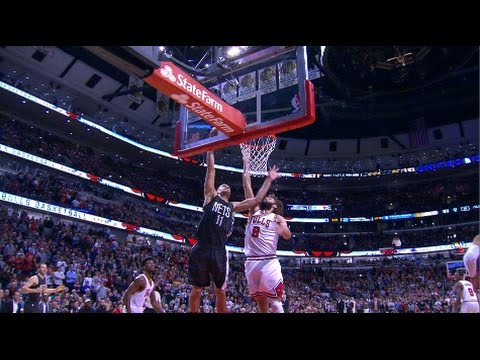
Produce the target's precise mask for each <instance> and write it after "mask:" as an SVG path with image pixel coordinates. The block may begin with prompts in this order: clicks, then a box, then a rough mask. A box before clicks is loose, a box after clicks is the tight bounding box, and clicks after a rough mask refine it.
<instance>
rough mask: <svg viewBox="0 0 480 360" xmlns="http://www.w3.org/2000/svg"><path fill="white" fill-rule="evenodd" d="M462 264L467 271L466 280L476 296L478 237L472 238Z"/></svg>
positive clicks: (479, 286) (479, 257)
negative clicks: (470, 284)
mask: <svg viewBox="0 0 480 360" xmlns="http://www.w3.org/2000/svg"><path fill="white" fill-rule="evenodd" d="M463 264H464V265H465V268H466V269H467V278H468V280H469V281H470V282H471V283H472V285H473V288H474V289H475V292H476V293H477V294H478V293H479V290H480V271H479V267H480V235H476V236H475V237H474V238H473V243H472V246H470V247H469V248H468V250H467V252H466V253H465V255H463Z"/></svg>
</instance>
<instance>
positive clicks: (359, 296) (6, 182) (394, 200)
mask: <svg viewBox="0 0 480 360" xmlns="http://www.w3.org/2000/svg"><path fill="white" fill-rule="evenodd" d="M0 142H2V143H4V144H6V145H9V146H12V147H15V148H18V149H21V150H24V151H27V152H29V153H32V154H36V155H39V156H41V157H44V158H47V159H50V160H53V161H56V162H59V163H61V164H65V165H68V166H71V167H73V168H76V169H79V170H82V171H85V172H87V173H93V174H95V175H98V176H101V177H104V178H107V179H110V180H113V181H116V182H119V183H121V184H124V185H127V186H132V187H135V188H139V189H142V190H144V191H147V192H152V193H154V194H158V195H160V196H166V197H167V198H169V199H170V198H171V199H174V200H176V201H180V202H185V203H188V204H192V205H196V206H201V204H202V200H203V191H202V189H203V178H204V172H205V169H204V168H198V174H199V176H198V178H189V177H187V176H183V175H181V174H180V175H179V176H177V177H175V176H172V175H170V174H169V173H168V171H165V170H166V169H155V170H152V169H148V168H147V167H146V168H141V169H139V168H136V169H135V171H132V169H131V167H130V166H126V165H128V163H127V162H126V161H127V160H125V159H121V158H114V157H110V156H108V155H107V154H99V153H96V152H95V151H93V150H92V149H90V148H88V147H86V146H83V145H80V144H73V143H72V142H68V141H65V140H63V139H60V138H58V137H56V136H54V135H49V134H48V133H44V132H42V131H39V130H38V129H33V128H30V127H29V126H27V125H25V124H22V123H19V122H18V121H17V122H12V121H11V120H6V119H4V118H1V117H0ZM185 166H189V165H185ZM472 166H473V165H472ZM0 168H1V169H0V191H5V192H9V193H12V194H16V195H20V196H24V197H28V198H31V199H35V200H40V201H45V202H47V203H51V204H57V205H60V206H65V207H69V208H74V209H78V210H79V211H84V212H87V213H92V214H96V215H99V216H103V217H107V218H111V219H114V220H120V221H124V222H128V223H130V224H134V225H139V226H143V227H147V228H151V229H156V230H160V231H164V232H168V233H171V234H181V235H182V236H184V237H185V238H189V237H194V235H195V230H196V225H197V224H198V222H199V220H200V216H201V213H199V212H195V211H190V210H182V209H178V208H172V207H169V206H167V205H165V204H157V203H149V202H147V201H146V200H144V199H139V198H135V197H133V196H131V195H127V194H125V193H123V192H121V191H120V190H116V189H112V188H108V187H105V186H102V185H100V184H95V183H92V182H88V181H86V180H82V179H79V178H74V177H71V176H68V175H65V174H61V173H59V172H57V171H55V170H53V169H48V168H46V167H41V166H37V165H34V164H33V163H30V162H28V161H27V160H18V159H16V158H13V157H11V156H9V155H2V156H0ZM228 176H236V177H237V178H238V179H237V180H240V177H239V175H238V174H230V175H229V174H228V173H225V174H222V176H219V180H223V178H224V177H226V178H228ZM219 183H220V182H219ZM478 185H479V184H478V173H472V172H471V171H467V172H465V173H464V174H460V175H459V176H455V177H447V178H444V179H441V180H433V181H428V182H422V183H417V184H409V185H402V186H399V187H389V186H385V187H384V188H382V190H381V191H379V190H378V189H376V190H370V191H364V190H362V191H361V192H360V191H356V192H355V191H341V192H340V191H330V192H328V191H322V192H318V191H305V190H302V189H297V190H296V189H292V190H289V191H286V190H277V191H276V193H277V195H278V196H279V197H280V198H281V199H282V200H283V201H284V203H285V204H288V203H292V204H336V208H335V209H334V210H333V211H332V212H330V213H319V212H315V213H310V214H306V213H304V212H302V213H300V212H288V211H287V212H286V215H287V217H288V216H295V217H309V216H310V217H311V216H313V217H332V216H338V217H342V216H350V217H354V216H378V215H386V214H401V213H405V212H418V211H427V210H440V209H442V208H445V207H446V208H450V207H453V206H462V205H472V204H475V203H478ZM232 188H233V192H234V193H236V194H239V196H240V194H243V191H242V189H241V188H240V187H239V185H238V183H237V184H234V183H232ZM192 189H195V191H192ZM475 217H476V219H475ZM451 219H453V221H452V220H451ZM449 221H450V222H449ZM462 222H464V223H463V224H460V223H462ZM450 224H457V225H451V226H450ZM414 225H415V226H417V225H418V228H413V227H414ZM439 225H441V226H439ZM0 226H1V228H2V231H1V233H0V287H1V290H0V303H1V302H2V301H5V300H9V299H12V298H14V297H15V298H16V299H20V300H21V299H22V296H21V295H20V294H19V292H18V291H19V289H20V287H21V286H22V284H23V283H24V282H25V281H26V279H27V278H28V277H29V276H30V275H32V274H34V273H35V269H36V265H37V264H38V263H40V262H46V263H48V264H49V270H48V271H49V272H48V277H47V278H48V284H49V285H50V286H52V287H53V286H57V285H61V284H64V285H66V286H67V288H68V290H66V291H64V292H62V293H60V294H56V295H52V296H50V297H46V298H45V299H44V301H45V306H46V307H45V309H47V310H46V311H47V312H61V313H67V312H68V313H76V312H120V311H121V302H120V298H121V296H122V293H123V292H124V291H125V289H126V287H127V286H128V284H129V283H130V282H131V281H132V279H133V278H134V276H135V275H136V274H137V273H138V271H140V264H141V261H142V259H144V258H145V257H147V256H154V257H155V258H156V259H157V260H158V268H157V272H156V273H157V278H156V279H155V280H156V283H157V287H158V289H159V291H160V293H161V294H162V302H163V304H164V306H165V307H166V310H167V312H186V310H187V307H188V303H187V301H188V294H189V285H188V284H187V280H186V279H187V276H186V274H187V266H188V254H189V247H187V246H180V245H177V244H169V243H166V242H162V241H160V240H158V241H156V240H148V241H147V240H145V239H141V238H139V237H135V236H133V237H132V236H129V237H128V239H127V238H126V236H125V237H117V236H114V235H112V233H111V232H110V231H108V230H107V229H99V228H96V227H95V226H93V225H86V224H84V223H72V222H70V221H66V220H60V219H56V218H55V219H52V218H49V217H48V216H47V217H45V218H43V219H40V218H33V217H32V216H31V215H29V214H28V213H27V212H26V211H25V210H18V209H17V208H14V207H12V206H9V205H8V204H6V203H0ZM289 226H290V228H291V230H292V232H293V233H294V237H293V239H292V240H291V241H289V242H286V241H282V240H281V241H280V242H279V249H281V250H300V251H315V250H335V251H351V250H370V249H378V248H382V247H389V246H391V243H392V237H393V235H392V233H391V231H390V230H392V229H398V230H399V234H400V235H399V236H400V237H401V240H402V243H403V246H404V247H420V246H430V245H439V244H448V243H452V242H456V241H471V239H472V238H473V236H474V235H476V234H478V209H477V210H476V212H474V211H472V212H469V213H465V214H460V213H459V214H453V215H452V217H450V215H448V216H446V215H438V216H435V217H429V218H427V219H425V223H423V219H413V220H402V221H396V222H378V223H377V222H372V223H368V224H367V223H351V224H345V225H342V226H344V227H343V228H341V227H340V224H331V223H325V224H323V223H322V224H311V223H299V222H289ZM244 227H245V220H244V219H239V220H238V221H236V222H235V227H234V233H233V235H232V237H231V238H230V239H229V241H230V242H229V244H230V245H235V246H243V235H244ZM406 229H408V230H406ZM347 231H348V232H347ZM453 235H455V236H453ZM230 264H231V270H232V271H231V273H230V278H229V282H230V286H229V288H228V291H227V297H228V302H227V306H228V308H229V310H230V311H231V312H255V311H256V307H255V305H254V303H253V302H252V300H251V299H250V298H249V296H248V291H247V287H246V281H245V276H244V273H243V257H242V256H241V255H234V256H233V257H232V259H231V262H230ZM444 268H445V267H444V264H443V263H442V262H441V261H437V260H435V261H430V262H423V261H411V260H398V259H389V258H385V259H383V260H381V261H378V262H376V263H374V264H368V265H367V266H365V267H363V268H362V269H344V268H341V269H339V268H335V267H334V266H327V267H325V266H308V265H305V266H301V267H298V266H294V267H293V268H290V267H286V268H285V271H284V277H285V285H286V289H287V290H286V292H287V297H286V300H285V301H286V303H285V307H286V309H287V311H289V312H451V311H452V306H451V304H453V301H452V297H453V292H452V291H451V287H452V286H453V283H452V282H451V280H449V279H446V277H445V271H444ZM214 303H215V301H214V298H213V291H204V292H203V293H202V307H201V309H202V312H213V311H214V310H213V306H214ZM1 310H2V307H1V306H0V311H1Z"/></svg>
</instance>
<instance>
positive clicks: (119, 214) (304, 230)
mask: <svg viewBox="0 0 480 360" xmlns="http://www.w3.org/2000/svg"><path fill="white" fill-rule="evenodd" d="M19 165H20V166H19ZM23 165H24V166H23ZM0 166H2V167H3V168H4V169H5V168H6V169H7V170H10V171H4V172H1V171H0V191H5V192H9V193H13V194H16V195H20V196H24V197H28V198H31V199H35V200H40V201H45V202H48V203H51V204H55V205H59V206H63V207H67V208H73V209H77V210H80V211H84V212H87V213H91V214H95V215H98V216H102V217H106V218H109V219H115V220H119V221H123V222H128V223H131V224H134V225H138V226H143V227H147V228H151V229H156V230H160V231H163V232H167V233H171V234H180V235H182V236H183V237H185V238H190V237H195V231H196V225H197V224H198V222H199V220H200V216H201V213H199V212H195V211H190V210H183V209H177V208H172V207H169V206H165V205H162V206H156V205H153V204H152V203H148V202H146V201H144V200H143V199H136V198H135V197H132V196H130V195H127V194H125V193H123V192H121V191H117V190H113V189H111V188H108V187H104V186H101V185H98V184H94V183H91V182H89V181H85V180H83V179H77V178H73V177H68V176H66V175H63V174H61V173H58V172H56V171H55V170H52V169H49V168H41V169H40V168H37V167H35V166H32V165H31V164H30V163H28V162H27V161H22V162H18V161H15V162H13V163H12V162H10V161H7V159H4V158H3V157H2V156H0ZM93 194H94V195H93ZM374 225H375V224H372V225H371V226H370V229H369V231H368V232H367V233H358V231H359V229H360V228H361V224H358V225H356V226H355V228H354V231H355V230H356V231H357V232H353V233H349V235H348V239H344V237H345V234H344V233H337V234H335V233H331V232H329V231H328V229H327V228H328V227H329V224H311V223H297V222H291V223H290V228H291V230H292V231H293V232H294V234H296V236H295V237H294V241H291V242H288V243H281V245H280V249H282V250H332V249H336V250H340V249H342V250H344V249H349V250H351V249H355V250H368V249H377V248H379V247H385V246H388V245H389V244H390V243H391V238H392V236H391V234H388V233H383V232H382V231H378V230H377V229H376V228H375V227H374ZM244 227H245V219H239V220H238V221H236V225H235V227H234V233H233V236H232V237H231V239H230V240H229V244H230V245H236V246H243V234H244ZM345 230H346V229H344V231H345ZM334 232H337V231H334ZM450 232H451V230H449V229H448V228H447V227H441V228H436V229H428V228H427V229H425V230H424V234H422V236H418V233H417V232H415V233H413V232H406V231H405V232H402V238H404V243H405V244H406V245H405V246H417V247H418V246H429V245H436V244H437V245H438V244H446V243H450V242H452V241H453V239H449V238H448V234H449V233H450ZM472 234H475V230H474V229H473V230H471V229H470V227H465V228H462V227H460V228H459V230H458V231H457V234H456V236H457V237H458V239H457V238H456V239H455V240H460V241H462V240H465V239H469V238H471V236H470V235H472ZM345 240H347V241H348V244H347V245H346V246H345V247H344V246H343V243H344V241H345Z"/></svg>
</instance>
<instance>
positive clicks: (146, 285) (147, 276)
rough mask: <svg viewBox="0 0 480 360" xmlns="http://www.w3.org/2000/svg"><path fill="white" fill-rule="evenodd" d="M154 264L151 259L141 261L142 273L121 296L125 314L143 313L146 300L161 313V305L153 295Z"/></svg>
mask: <svg viewBox="0 0 480 360" xmlns="http://www.w3.org/2000/svg"><path fill="white" fill-rule="evenodd" d="M155 265H156V262H155V260H154V259H153V258H146V259H144V260H143V261H142V267H143V273H142V274H140V275H138V276H137V277H136V278H135V280H133V281H132V283H131V284H130V286H129V287H128V289H127V290H126V291H125V293H124V294H123V303H124V305H125V308H124V310H125V312H127V313H143V311H144V310H145V305H146V302H147V299H148V298H150V302H151V304H152V306H153V308H154V309H155V311H156V312H163V310H162V305H161V304H160V303H159V302H158V301H157V299H156V298H155V294H154V291H153V290H154V287H155V285H154V282H153V273H154V272H155Z"/></svg>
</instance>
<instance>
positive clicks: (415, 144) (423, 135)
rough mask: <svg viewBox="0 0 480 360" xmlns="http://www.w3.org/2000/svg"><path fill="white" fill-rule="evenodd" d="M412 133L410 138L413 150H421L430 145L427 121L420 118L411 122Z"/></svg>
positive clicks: (409, 134) (409, 135)
mask: <svg viewBox="0 0 480 360" xmlns="http://www.w3.org/2000/svg"><path fill="white" fill-rule="evenodd" d="M408 125H409V128H410V132H409V133H408V138H409V140H410V147H411V148H419V147H422V146H426V145H428V133H427V127H426V126H425V119H424V118H418V119H415V120H411V121H410V122H409V124H408Z"/></svg>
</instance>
